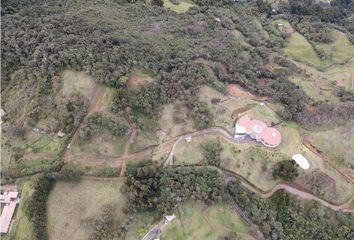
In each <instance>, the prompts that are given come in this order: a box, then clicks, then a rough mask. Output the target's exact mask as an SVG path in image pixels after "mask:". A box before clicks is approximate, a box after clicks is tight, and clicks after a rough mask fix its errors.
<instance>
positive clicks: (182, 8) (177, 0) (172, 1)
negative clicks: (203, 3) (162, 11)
mask: <svg viewBox="0 0 354 240" xmlns="http://www.w3.org/2000/svg"><path fill="white" fill-rule="evenodd" d="M163 6H164V7H165V8H167V9H170V10H172V11H174V12H176V13H185V12H187V11H188V10H189V9H190V8H191V7H193V6H196V5H195V4H194V3H193V2H192V1H190V0H163Z"/></svg>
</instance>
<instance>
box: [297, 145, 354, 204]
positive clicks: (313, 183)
mask: <svg viewBox="0 0 354 240" xmlns="http://www.w3.org/2000/svg"><path fill="white" fill-rule="evenodd" d="M301 154H302V155H304V156H305V157H306V159H307V160H309V162H310V169H309V170H307V171H304V170H302V171H299V173H300V175H299V177H298V178H297V179H296V182H297V183H299V184H301V185H303V186H305V187H306V188H307V189H310V190H311V191H312V192H314V193H315V194H317V195H319V196H322V197H323V198H325V199H326V200H329V201H332V202H334V203H343V202H345V201H348V200H349V199H350V197H351V196H352V195H353V193H354V186H353V184H352V183H351V182H349V181H348V180H347V179H346V178H344V177H343V176H342V175H341V174H340V173H338V172H337V171H336V170H335V169H334V168H333V167H331V166H330V165H329V164H328V163H326V162H325V161H323V160H322V159H321V158H320V157H318V156H317V155H316V154H314V153H312V152H311V151H310V150H308V149H307V148H305V147H304V148H303V150H302V151H301Z"/></svg>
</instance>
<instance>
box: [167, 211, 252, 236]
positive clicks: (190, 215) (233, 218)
mask: <svg viewBox="0 0 354 240" xmlns="http://www.w3.org/2000/svg"><path fill="white" fill-rule="evenodd" d="M231 208H232V206H230V205H219V204H217V205H213V206H209V207H207V206H202V205H200V204H186V205H183V206H182V207H180V208H179V211H178V213H177V214H176V213H175V214H176V219H175V220H174V221H173V222H172V223H170V224H168V225H167V226H165V227H164V229H163V230H162V235H161V237H162V238H166V239H171V240H173V239H176V240H177V239H218V237H223V236H227V235H228V234H229V233H230V232H236V233H237V236H239V239H253V238H252V236H250V235H249V234H248V232H249V227H248V226H247V225H246V224H245V223H244V222H243V221H242V220H241V218H240V217H239V216H238V215H237V214H236V213H235V212H233V210H232V209H231Z"/></svg>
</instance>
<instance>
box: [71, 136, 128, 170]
mask: <svg viewBox="0 0 354 240" xmlns="http://www.w3.org/2000/svg"><path fill="white" fill-rule="evenodd" d="M127 139H128V136H125V137H114V136H111V135H110V134H108V133H101V134H98V135H96V136H94V137H93V138H92V139H91V140H89V141H82V140H78V141H77V142H76V143H75V144H73V145H72V146H71V147H70V150H68V151H69V154H70V155H71V157H70V162H72V163H74V164H78V165H80V166H82V167H85V166H91V167H106V166H118V158H119V157H120V156H121V155H122V154H123V150H124V144H125V142H126V141H127Z"/></svg>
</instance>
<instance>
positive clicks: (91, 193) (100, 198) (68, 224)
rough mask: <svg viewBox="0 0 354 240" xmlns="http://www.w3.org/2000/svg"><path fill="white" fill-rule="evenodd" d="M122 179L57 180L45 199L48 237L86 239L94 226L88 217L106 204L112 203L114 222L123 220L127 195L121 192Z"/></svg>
mask: <svg viewBox="0 0 354 240" xmlns="http://www.w3.org/2000/svg"><path fill="white" fill-rule="evenodd" d="M123 184H124V179H122V180H120V181H118V180H112V181H109V180H105V181H94V180H81V181H80V182H79V183H70V182H57V183H56V184H55V186H54V188H53V190H52V191H51V193H50V195H49V199H48V205H47V207H48V233H49V239H51V240H56V239H58V240H59V239H60V240H61V239H70V240H75V239H78V240H81V239H88V237H89V235H90V234H91V233H92V230H93V229H94V227H93V226H91V223H90V222H91V220H92V219H95V218H96V217H98V216H99V215H100V210H101V208H102V207H103V206H105V205H113V206H114V209H115V212H114V214H113V216H115V218H116V219H115V220H116V221H122V220H123V218H124V214H123V212H122V209H123V208H124V207H125V206H126V198H125V196H124V195H123V194H122V193H121V192H120V187H121V186H122V185H123Z"/></svg>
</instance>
